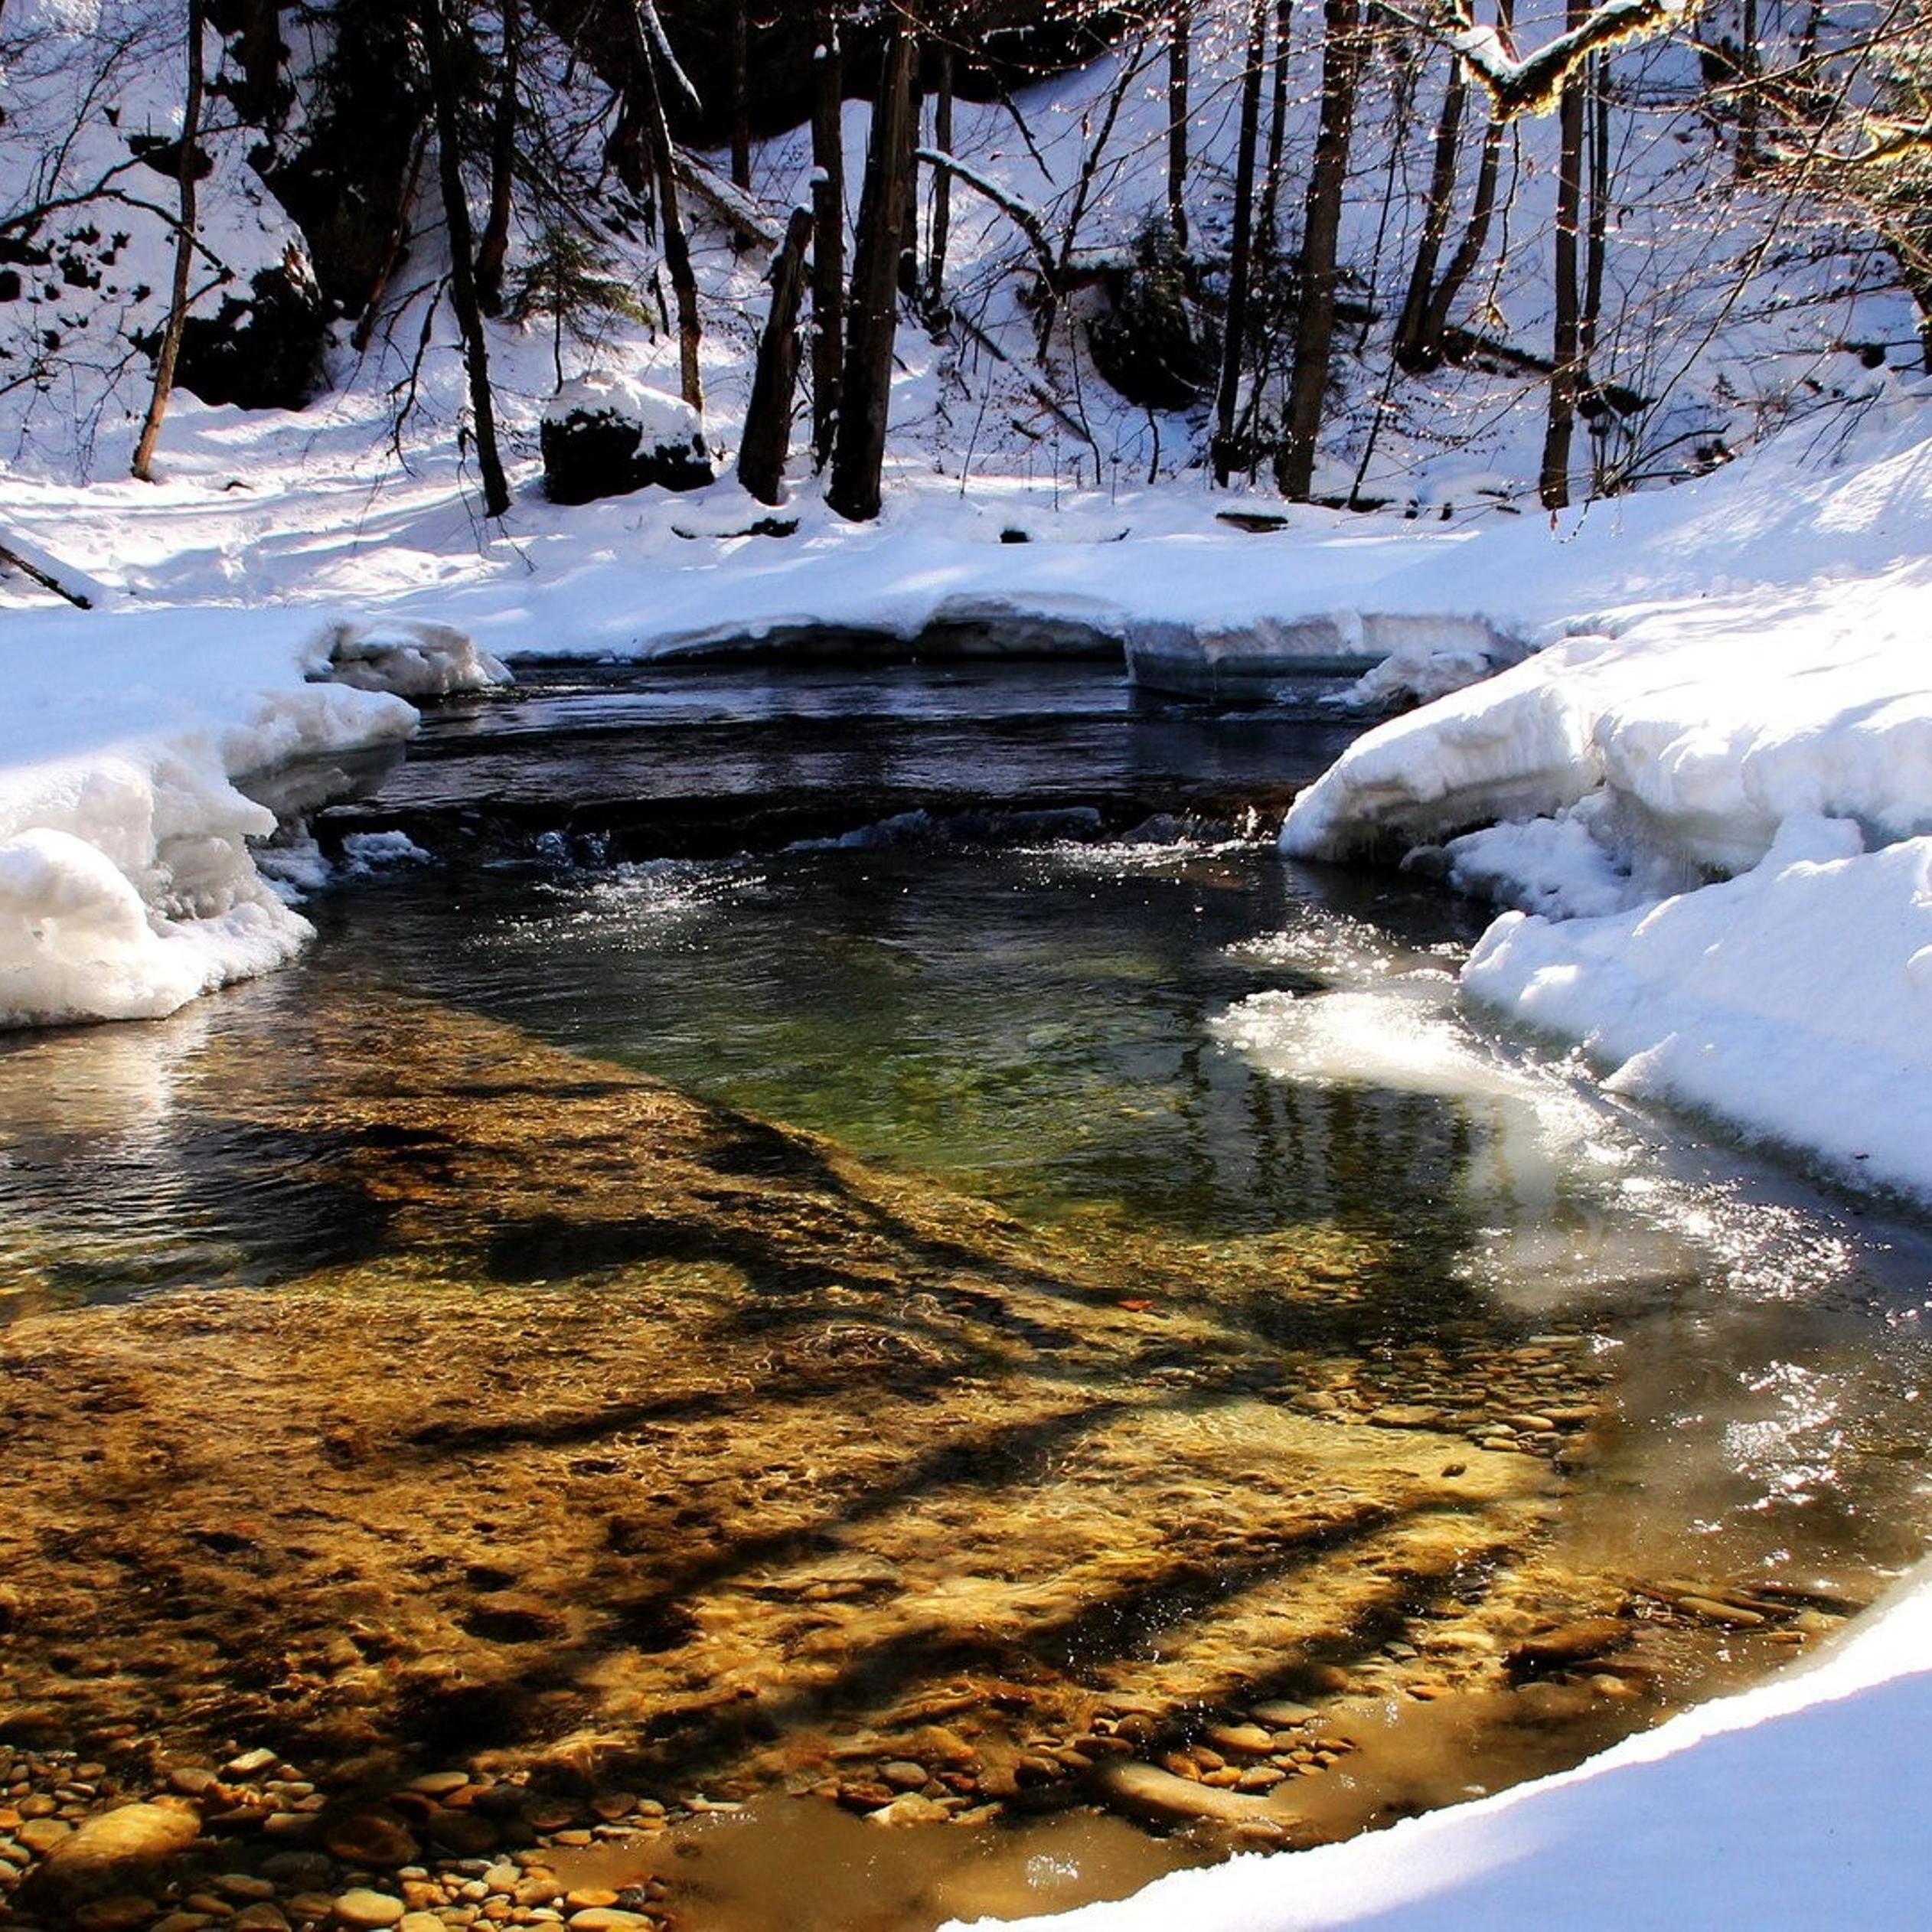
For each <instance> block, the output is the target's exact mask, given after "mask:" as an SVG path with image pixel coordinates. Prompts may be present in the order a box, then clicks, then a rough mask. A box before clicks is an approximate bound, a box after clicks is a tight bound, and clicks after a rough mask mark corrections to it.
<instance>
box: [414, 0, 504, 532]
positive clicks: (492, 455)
mask: <svg viewBox="0 0 1932 1932" xmlns="http://www.w3.org/2000/svg"><path fill="white" fill-rule="evenodd" d="M447 4H448V0H422V15H421V18H422V23H423V53H424V55H425V57H426V59H427V60H428V63H429V87H430V93H431V95H432V98H433V100H434V101H435V103H436V170H437V178H438V180H439V183H440V184H441V187H442V213H443V221H444V224H445V228H446V230H447V231H448V234H449V299H450V305H451V306H452V308H454V309H455V312H456V326H457V328H459V330H460V331H462V338H463V365H464V367H465V370H467V371H468V377H469V400H470V426H471V431H472V434H473V435H474V436H475V439H476V467H477V469H478V472H479V474H480V475H481V477H482V478H483V510H484V514H485V515H486V516H491V517H501V515H503V514H504V512H505V511H507V510H508V508H509V507H510V485H509V483H508V482H507V480H506V479H505V478H504V473H503V459H502V456H501V453H500V452H499V451H498V446H497V419H496V403H495V400H494V398H493V397H492V396H491V393H490V351H489V343H488V339H487V338H486V336H485V332H484V322H483V308H482V304H481V302H480V301H479V300H478V296H477V289H476V256H475V245H474V243H473V242H472V238H471V230H470V218H469V194H468V190H467V189H466V188H465V187H464V185H463V151H462V97H461V94H460V91H459V84H458V81H457V78H456V67H455V51H454V49H453V47H452V45H451V35H450V26H449V19H448V17H447V16H446V15H445V12H444V8H445V6H446V5H447Z"/></svg>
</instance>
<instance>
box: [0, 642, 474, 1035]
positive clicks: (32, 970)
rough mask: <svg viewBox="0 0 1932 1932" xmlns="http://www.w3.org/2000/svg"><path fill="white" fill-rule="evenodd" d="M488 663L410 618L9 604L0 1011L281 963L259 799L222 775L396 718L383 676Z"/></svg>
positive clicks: (172, 989) (445, 678)
mask: <svg viewBox="0 0 1932 1932" xmlns="http://www.w3.org/2000/svg"><path fill="white" fill-rule="evenodd" d="M498 676H501V667H494V666H492V665H491V664H489V663H488V661H486V659H485V658H483V657H481V656H480V655H479V654H478V653H476V652H475V650H474V648H472V646H471V645H470V643H469V641H468V639H467V638H464V637H462V636H461V635H460V634H459V633H456V632H453V631H440V630H438V629H437V628H435V627H432V626H427V625H408V626H397V625H393V624H390V625H366V624H364V623H361V622H358V621H356V620H352V619H348V618H337V619H334V620H327V621H325V620H321V619H318V617H317V616H316V615H315V614H313V613H304V612H286V611H285V612H242V611H233V610H230V611H162V612H139V613H130V614H118V615H105V614H93V615H87V614H83V613H81V612H50V613H36V614H34V615H27V614H24V613H16V614H15V615H12V616H11V617H10V618H9V619H8V628H7V632H6V635H5V641H4V643H0V680H4V681H5V686H6V688H7V690H8V710H7V713H6V717H5V723H4V724H0V1025H5V1026H32V1025H47V1024H51V1023H59V1022H63V1021H69V1020H133V1019H152V1018H156V1017H159V1016H161V1015H162V1014H165V1013H172V1012H174V1011H175V1010H177V1009H178V1008H179V1007H182V1006H184V1005H185V1004H187V1003H188V1001H189V1000H192V999H194V997H196V996H197V995H198V994H202V993H204V992H208V991H211V990H214V988H215V987H220V986H224V985H227V984H230V982H232V981H236V980H240V979H245V978H248V977H252V976H253V975H255V974H259V973H263V972H267V971H271V970H272V969H273V968H276V967H277V966H279V965H282V964H286V962H287V961H289V960H290V959H291V958H293V957H294V956H295V954H296V953H297V952H298V951H299V950H300V949H301V948H302V945H304V944H305V942H307V940H308V938H309V936H310V929H309V927H308V924H307V922H305V920H303V919H301V918H300V917H299V916H298V915H296V914H295V912H292V911H291V910H290V909H289V908H288V906H286V905H285V904H284V903H283V902H282V900H281V899H279V898H278V897H277V896H276V894H275V893H273V891H272V890H271V889H270V888H269V886H268V885H267V883H266V882H265V881H264V880H263V877H262V876H261V875H260V873H259V872H258V870H256V865H255V863H254V860H253V856H252V854H251V853H250V840H256V839H260V838H264V837H267V836H268V834H270V833H272V832H273V831H274V830H275V828H276V819H275V815H274V814H273V812H271V811H269V810H268V809H267V808H266V806H264V805H263V804H258V803H256V801H254V800H253V799H252V798H249V797H247V796H246V795H244V794H243V791H242V790H240V788H238V787H237V785H236V784H235V782H234V780H235V779H237V778H242V779H243V781H244V782H246V783H249V784H251V785H253V784H256V782H259V780H261V779H263V778H266V777H267V776H268V775H271V774H273V773H276V772H280V771H284V770H286V769H288V768H289V767H290V766H291V765H299V764H300V763H302V762H305V761H311V760H320V759H331V758H338V757H340V756H342V755H343V754H344V753H347V752H355V751H361V750H364V749H369V748H370V747H373V746H380V745H383V744H385V743H393V742H396V741H397V740H399V739H402V738H404V737H406V736H408V735H409V733H411V732H412V731H413V730H414V729H415V728H416V713H415V711H414V710H413V709H412V708H411V707H410V706H409V705H407V704H406V703H403V701H402V700H401V699H400V697H397V696H396V695H394V694H393V693H394V690H395V689H396V688H397V687H400V688H402V689H406V690H412V691H413V692H416V693H423V692H426V691H438V692H440V691H445V690H454V689H459V688H465V687H470V686H473V685H474V684H476V683H478V682H479V681H486V680H490V679H491V678H493V677H498ZM337 677H348V678H350V679H351V680H354V682H353V684H349V683H342V682H336V681H331V680H334V679H335V678H337ZM385 682H386V683H387V687H386V688H378V687H383V686H384V685H385Z"/></svg>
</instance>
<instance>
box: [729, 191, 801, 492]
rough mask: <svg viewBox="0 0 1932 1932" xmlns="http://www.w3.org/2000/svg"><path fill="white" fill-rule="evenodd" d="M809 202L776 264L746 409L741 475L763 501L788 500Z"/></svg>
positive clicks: (797, 214)
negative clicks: (787, 468)
mask: <svg viewBox="0 0 1932 1932" xmlns="http://www.w3.org/2000/svg"><path fill="white" fill-rule="evenodd" d="M811 230H812V216H811V210H810V209H809V208H794V209H793V210H792V211H791V225H790V226H789V227H787V229H786V230H785V245H784V246H783V247H782V248H781V249H780V250H779V251H778V259H777V260H776V261H775V263H773V264H772V312H771V314H770V315H769V316H767V317H766V318H765V333H764V335H763V337H762V338H761V339H760V341H759V345H758V373H757V374H756V376H755V377H753V378H752V400H751V403H750V406H749V407H748V408H747V409H746V412H745V436H744V441H743V442H742V444H741V445H740V446H739V452H738V480H739V482H741V483H742V484H743V485H744V486H745V488H746V489H747V490H748V491H750V492H751V494H752V495H753V496H755V497H756V498H757V499H758V500H759V502H760V503H769V504H780V503H782V502H783V501H785V459H786V457H787V456H788V455H790V454H791V405H792V399H793V397H795V394H796V393H797V391H798V310H799V307H800V305H801V302H802V301H803V299H804V287H805V251H806V250H807V249H808V248H809V247H810V246H811Z"/></svg>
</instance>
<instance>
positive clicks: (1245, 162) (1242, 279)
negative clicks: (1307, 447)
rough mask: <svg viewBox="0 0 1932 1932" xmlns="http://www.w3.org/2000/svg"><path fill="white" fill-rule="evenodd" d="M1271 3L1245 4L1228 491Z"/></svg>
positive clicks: (1224, 341)
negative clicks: (1244, 55)
mask: <svg viewBox="0 0 1932 1932" xmlns="http://www.w3.org/2000/svg"><path fill="white" fill-rule="evenodd" d="M1269 5H1270V0H1250V5H1249V8H1248V65H1247V67H1246V69H1245V71H1244V73H1242V83H1241V128H1240V133H1239V136H1238V138H1237V141H1236V144H1235V213H1234V237H1233V245H1232V250H1231V251H1230V254H1229V263H1228V313H1227V319H1226V323H1225V327H1224V328H1222V334H1221V381H1220V385H1219V388H1218V389H1217V390H1216V392H1215V400H1214V446H1213V451H1212V460H1213V464H1214V480H1215V481H1216V483H1217V484H1218V485H1220V486H1221V487H1222V488H1224V489H1225V488H1226V487H1227V481H1228V478H1229V473H1230V472H1232V469H1233V468H1234V461H1235V453H1234V429H1235V407H1236V405H1237V404H1238V403H1239V400H1240V394H1241V377H1242V369H1243V367H1244V366H1245V363H1246V361H1247V352H1248V282H1249V279H1250V277H1251V276H1252V273H1253V269H1254V252H1255V155H1256V152H1257V151H1258V147H1259V145H1260V141H1261V71H1262V67H1263V65H1264V64H1265V61H1266V60H1267V57H1268V8H1269Z"/></svg>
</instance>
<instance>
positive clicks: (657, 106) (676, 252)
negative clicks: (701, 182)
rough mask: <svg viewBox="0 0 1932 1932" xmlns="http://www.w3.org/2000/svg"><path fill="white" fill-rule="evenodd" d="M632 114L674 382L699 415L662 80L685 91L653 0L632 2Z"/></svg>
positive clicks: (698, 352)
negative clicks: (656, 246)
mask: <svg viewBox="0 0 1932 1932" xmlns="http://www.w3.org/2000/svg"><path fill="white" fill-rule="evenodd" d="M630 27H631V93H632V100H631V111H632V113H634V115H635V117H636V119H637V122H638V126H639V128H640V129H641V133H642V136H643V141H644V146H645V155H646V158H647V164H648V171H649V174H650V177H651V186H652V188H653V191H654V194H655V197H656V200H657V204H658V233H659V234H660V236H661V238H662V240H663V243H664V272H665V273H666V274H667V275H668V276H670V278H671V295H672V298H673V299H674V301H675V302H676V303H677V369H678V384H679V387H680V390H681V391H682V393H683V395H684V400H685V401H686V402H687V403H689V404H690V406H691V407H692V408H693V409H694V410H697V413H698V414H699V415H700V416H702V415H703V413H704V371H703V364H702V361H701V356H702V352H703V346H704V322H703V316H702V315H701V314H700V311H699V308H698V295H697V273H696V271H695V270H694V269H693V267H692V266H691V243H690V235H689V234H688V233H687V232H686V230H685V227H684V204H683V202H682V200H681V197H680V189H679V186H678V175H677V148H676V146H675V145H674V143H673V142H672V140H671V122H670V119H669V117H668V116H667V114H666V113H665V109H664V81H665V80H666V79H667V78H669V79H671V80H673V81H674V83H676V84H678V85H680V86H682V87H684V88H685V89H687V90H688V89H689V87H690V82H689V81H688V80H686V79H685V77H684V71H683V70H682V69H681V68H680V67H678V65H677V62H676V60H675V59H674V57H672V55H671V51H670V50H671V43H670V41H669V40H668V39H667V38H666V36H665V34H664V23H663V21H661V20H660V19H659V18H658V8H657V4H656V0H631V7H630Z"/></svg>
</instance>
